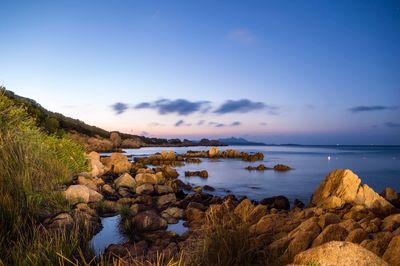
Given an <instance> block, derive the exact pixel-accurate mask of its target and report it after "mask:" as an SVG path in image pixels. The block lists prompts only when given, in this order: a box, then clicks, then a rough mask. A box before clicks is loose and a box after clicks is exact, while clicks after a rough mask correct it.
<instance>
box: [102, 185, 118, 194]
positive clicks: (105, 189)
mask: <svg viewBox="0 0 400 266" xmlns="http://www.w3.org/2000/svg"><path fill="white" fill-rule="evenodd" d="M101 191H102V192H103V193H104V194H105V195H107V196H112V195H114V194H115V189H113V188H112V187H111V186H110V185H109V184H105V185H104V186H103V187H102V188H101Z"/></svg>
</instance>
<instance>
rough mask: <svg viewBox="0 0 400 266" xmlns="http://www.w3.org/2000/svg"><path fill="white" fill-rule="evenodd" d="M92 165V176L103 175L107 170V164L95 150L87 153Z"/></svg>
mask: <svg viewBox="0 0 400 266" xmlns="http://www.w3.org/2000/svg"><path fill="white" fill-rule="evenodd" d="M87 158H88V160H89V165H90V174H91V176H92V177H97V176H101V175H103V174H104V173H105V172H106V168H105V166H104V165H103V164H102V163H101V161H100V154H98V153H97V152H95V151H92V152H90V153H89V154H88V155H87Z"/></svg>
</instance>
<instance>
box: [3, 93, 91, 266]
mask: <svg viewBox="0 0 400 266" xmlns="http://www.w3.org/2000/svg"><path fill="white" fill-rule="evenodd" d="M27 108H28V107H27V106H26V105H21V104H16V102H15V101H13V100H11V99H9V98H8V97H6V96H5V95H4V93H1V92H0V265H2V264H4V265H54V264H56V263H57V262H58V260H59V256H58V255H57V253H60V254H66V255H68V256H76V255H77V254H78V253H79V250H81V247H82V245H83V244H87V243H85V241H83V240H84V238H82V235H80V232H79V231H80V230H79V228H75V230H74V231H73V232H69V233H68V234H67V233H66V232H65V231H62V230H61V231H58V232H49V231H47V230H46V229H44V227H43V226H42V225H41V224H42V222H43V221H44V219H45V218H47V217H49V216H50V215H54V214H56V213H58V212H61V211H68V210H69V204H68V202H67V201H66V200H65V198H64V196H63V195H62V193H61V191H60V189H59V187H60V185H61V184H63V183H67V182H69V181H70V179H71V176H72V174H73V173H75V172H80V171H84V170H87V166H86V159H85V155H84V152H83V150H82V147H81V146H79V145H78V144H76V143H75V142H73V141H71V140H69V139H67V138H62V137H58V136H55V135H50V136H49V135H47V134H45V133H44V132H43V131H42V130H41V129H39V128H38V127H37V126H36V125H37V124H36V121H35V120H34V119H32V117H31V115H30V113H29V112H28V110H27Z"/></svg>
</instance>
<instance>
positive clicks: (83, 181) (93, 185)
mask: <svg viewBox="0 0 400 266" xmlns="http://www.w3.org/2000/svg"><path fill="white" fill-rule="evenodd" d="M77 181H78V184H79V185H84V186H87V187H88V188H90V189H93V190H97V182H96V180H94V179H92V178H86V177H84V176H82V175H80V176H78V180H77Z"/></svg>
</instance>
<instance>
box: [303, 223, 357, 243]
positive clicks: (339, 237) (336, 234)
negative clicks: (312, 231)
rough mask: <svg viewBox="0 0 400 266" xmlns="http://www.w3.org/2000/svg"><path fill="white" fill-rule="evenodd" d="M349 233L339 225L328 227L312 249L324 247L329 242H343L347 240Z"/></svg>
mask: <svg viewBox="0 0 400 266" xmlns="http://www.w3.org/2000/svg"><path fill="white" fill-rule="evenodd" d="M348 234H349V233H348V232H347V230H346V229H344V228H343V227H341V226H340V225H338V224H331V225H328V226H327V227H326V228H325V229H324V230H323V231H322V232H321V234H319V236H317V238H316V239H314V241H313V242H312V245H311V247H316V246H319V245H322V244H324V243H326V242H329V241H334V240H336V241H343V240H345V239H346V237H347V235H348Z"/></svg>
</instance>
